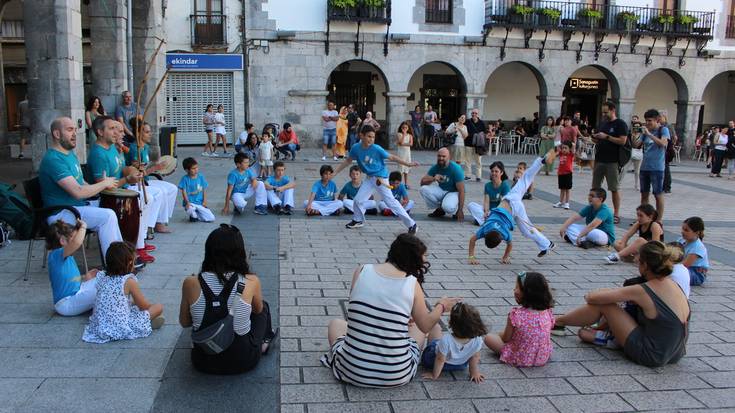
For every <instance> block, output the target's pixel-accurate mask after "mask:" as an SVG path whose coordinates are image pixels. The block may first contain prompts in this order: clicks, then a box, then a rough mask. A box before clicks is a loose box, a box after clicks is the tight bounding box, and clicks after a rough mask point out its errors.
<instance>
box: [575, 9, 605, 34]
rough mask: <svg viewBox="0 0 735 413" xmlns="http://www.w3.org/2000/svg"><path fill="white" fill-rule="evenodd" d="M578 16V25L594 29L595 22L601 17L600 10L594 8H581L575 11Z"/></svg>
mask: <svg viewBox="0 0 735 413" xmlns="http://www.w3.org/2000/svg"><path fill="white" fill-rule="evenodd" d="M577 17H578V18H579V26H580V27H584V28H590V29H594V28H595V27H597V22H598V21H599V20H600V19H602V12H600V11H598V10H595V9H582V10H580V11H579V13H577Z"/></svg>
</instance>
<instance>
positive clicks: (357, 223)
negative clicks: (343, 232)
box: [345, 219, 365, 229]
mask: <svg viewBox="0 0 735 413" xmlns="http://www.w3.org/2000/svg"><path fill="white" fill-rule="evenodd" d="M363 226H365V223H364V222H362V221H355V220H354V219H353V220H352V221H350V222H348V223H347V225H345V228H347V229H355V228H362V227H363Z"/></svg>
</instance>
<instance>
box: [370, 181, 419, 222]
mask: <svg viewBox="0 0 735 413" xmlns="http://www.w3.org/2000/svg"><path fill="white" fill-rule="evenodd" d="M388 183H389V184H390V191H391V193H392V194H393V198H395V199H396V201H398V202H400V203H401V206H403V209H405V210H406V212H408V213H410V212H411V209H413V200H410V199H408V190H407V189H406V185H403V184H402V183H401V173H400V172H398V171H393V172H391V173H390V175H388ZM378 208H379V209H380V210H381V211H383V215H385V216H387V217H389V216H392V215H395V214H394V213H393V211H391V210H390V208H388V205H387V204H386V203H385V201H380V203H379V204H378Z"/></svg>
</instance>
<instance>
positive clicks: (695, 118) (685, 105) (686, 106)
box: [675, 100, 704, 158]
mask: <svg viewBox="0 0 735 413" xmlns="http://www.w3.org/2000/svg"><path fill="white" fill-rule="evenodd" d="M675 103H676V132H677V133H678V135H679V145H681V146H682V158H683V157H684V154H687V153H691V151H692V150H693V148H694V140H695V139H697V127H698V126H699V110H700V108H701V107H702V106H703V105H704V101H701V100H691V101H685V100H677V101H676V102H675Z"/></svg>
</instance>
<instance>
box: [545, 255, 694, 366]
mask: <svg viewBox="0 0 735 413" xmlns="http://www.w3.org/2000/svg"><path fill="white" fill-rule="evenodd" d="M680 258H681V250H680V249H676V248H674V247H671V246H667V245H665V244H663V243H662V242H659V241H649V242H648V243H646V244H644V245H643V246H642V247H641V249H640V250H639V251H638V271H639V272H640V274H641V277H643V279H644V280H645V282H644V283H642V284H635V285H629V286H626V287H622V288H612V289H602V290H597V291H592V292H590V293H588V294H587V295H585V297H584V298H585V301H587V304H586V305H583V306H581V307H578V308H576V309H574V310H572V311H571V312H569V313H567V314H565V315H563V316H561V317H558V318H557V319H556V327H555V329H558V328H560V327H562V326H580V327H582V326H590V325H592V324H594V323H596V322H597V321H598V320H600V318H601V317H603V316H604V317H605V319H606V320H607V323H608V325H609V328H610V330H611V332H612V335H613V336H614V341H615V343H616V344H618V345H620V346H621V347H622V348H623V352H624V353H625V355H626V356H627V357H628V358H629V359H631V360H632V361H633V362H634V363H636V364H642V365H644V366H649V367H660V366H664V365H666V364H669V363H676V362H678V361H679V359H681V358H682V357H683V356H684V354H686V342H687V338H688V336H689V326H688V325H689V316H690V308H689V302H688V301H687V298H686V296H685V295H684V292H682V290H681V288H680V287H679V285H678V284H677V283H676V282H675V281H674V280H673V279H672V278H671V277H670V275H671V273H672V271H673V268H674V264H675V262H676V261H678V260H679V259H680ZM621 302H629V303H631V304H635V305H636V306H637V308H636V311H635V313H634V314H635V316H633V315H631V314H629V313H628V312H626V311H625V310H624V309H623V308H621V307H620V306H619V305H618V303H621ZM634 308H635V307H634ZM585 332H586V330H585V329H580V333H579V336H580V338H581V339H582V340H584V341H588V342H592V341H594V339H595V337H594V335H589V334H585Z"/></svg>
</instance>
